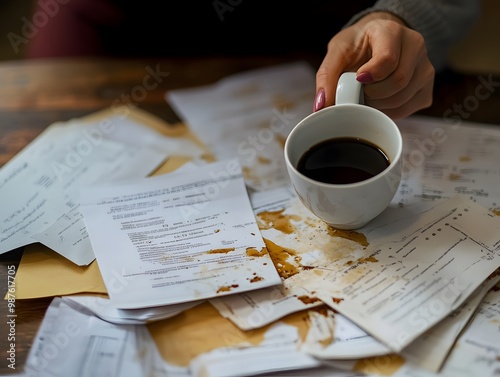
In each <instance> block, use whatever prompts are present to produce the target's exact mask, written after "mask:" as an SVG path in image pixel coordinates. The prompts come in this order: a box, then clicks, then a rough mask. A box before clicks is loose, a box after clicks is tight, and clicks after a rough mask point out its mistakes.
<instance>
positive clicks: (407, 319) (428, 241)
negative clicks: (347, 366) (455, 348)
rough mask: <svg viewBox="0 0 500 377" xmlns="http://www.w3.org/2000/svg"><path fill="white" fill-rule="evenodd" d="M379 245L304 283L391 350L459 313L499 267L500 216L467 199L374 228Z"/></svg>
mask: <svg viewBox="0 0 500 377" xmlns="http://www.w3.org/2000/svg"><path fill="white" fill-rule="evenodd" d="M377 232H378V233H379V234H384V235H385V236H383V237H382V236H380V239H382V241H380V242H379V243H371V244H370V245H369V246H367V247H366V248H364V249H363V250H359V251H355V253H353V254H352V255H350V256H348V257H346V258H343V259H340V260H339V261H337V262H334V263H331V264H330V265H327V266H325V267H324V268H322V269H321V270H322V271H321V273H318V271H304V272H303V273H302V280H303V284H304V286H305V287H306V288H307V289H309V290H311V291H315V292H316V295H317V296H318V297H319V298H321V299H322V301H323V302H325V303H326V304H327V305H329V306H331V307H333V308H334V309H336V310H338V311H339V312H341V313H342V314H344V315H345V316H347V317H348V318H349V319H351V320H352V321H353V322H355V323H356V324H357V325H359V326H360V327H362V328H363V329H364V330H365V331H366V332H368V333H369V334H371V335H372V336H374V337H375V338H377V339H378V340H380V341H381V342H383V343H384V344H385V345H386V346H388V347H389V348H391V349H392V350H393V351H395V352H400V351H401V350H402V349H403V348H405V347H406V346H408V345H409V344H410V343H411V342H412V341H414V340H415V339H416V338H418V337H419V336H420V335H422V334H423V333H424V332H425V331H427V330H428V329H430V328H431V327H432V326H434V325H436V324H437V323H438V322H439V321H441V320H442V319H444V318H445V317H446V316H448V315H449V314H451V312H452V311H454V310H456V309H457V308H458V307H459V306H460V305H461V304H462V303H463V302H464V301H465V300H466V299H467V298H468V297H469V295H470V294H472V293H473V292H474V291H475V290H476V289H477V288H478V287H479V286H480V285H481V284H482V282H483V281H484V280H485V279H486V278H487V277H488V276H489V275H490V274H492V273H493V272H494V271H495V270H496V269H497V268H498V267H499V266H500V217H498V216H495V215H494V214H493V213H491V212H490V211H488V210H487V209H485V208H484V207H482V206H480V205H478V204H475V203H473V202H472V201H469V200H467V199H463V198H454V199H450V200H447V201H445V202H443V203H441V204H440V205H438V206H436V207H434V208H433V209H432V210H429V211H427V212H424V213H422V214H420V215H416V216H414V217H409V218H406V219H403V220H400V221H398V222H397V223H393V224H389V225H388V226H386V227H384V228H381V229H378V230H377Z"/></svg>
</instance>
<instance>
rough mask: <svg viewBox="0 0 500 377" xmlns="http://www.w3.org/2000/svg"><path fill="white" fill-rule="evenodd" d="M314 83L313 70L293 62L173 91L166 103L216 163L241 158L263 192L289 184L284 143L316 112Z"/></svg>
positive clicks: (253, 183) (246, 173)
mask: <svg viewBox="0 0 500 377" xmlns="http://www.w3.org/2000/svg"><path fill="white" fill-rule="evenodd" d="M314 82H315V73H314V69H313V67H312V66H310V65H309V64H307V63H305V62H297V63H296V62H294V63H289V64H284V65H281V66H273V67H268V68H262V69H257V70H252V71H250V72H243V73H239V74H235V75H233V76H230V77H226V78H224V79H223V80H221V81H219V82H217V83H215V84H213V85H209V86H204V87H197V88H188V89H178V90H174V91H170V92H168V93H167V101H168V102H169V104H170V105H171V106H172V107H173V108H174V110H175V111H176V112H177V114H178V115H179V117H180V118H181V119H183V121H184V122H186V123H187V125H188V126H189V127H190V128H191V129H192V130H193V131H194V133H195V134H196V135H198V137H199V138H200V140H203V142H204V143H205V144H206V145H207V146H208V147H209V148H210V149H211V150H212V152H213V153H214V154H215V156H216V157H217V159H219V160H223V159H228V158H238V159H239V161H240V164H241V165H242V167H243V173H244V177H245V181H246V183H247V185H248V186H249V187H251V188H252V189H254V190H258V191H260V190H266V189H270V188H274V187H277V186H281V185H285V184H289V178H288V174H287V172H286V167H285V164H284V159H283V145H284V141H285V139H286V136H287V135H288V133H289V132H290V131H291V130H292V128H293V127H294V126H295V125H296V124H297V123H298V122H299V121H300V120H301V119H303V118H304V117H305V116H307V115H309V114H310V113H311V112H312V103H313V100H314V94H315V87H314Z"/></svg>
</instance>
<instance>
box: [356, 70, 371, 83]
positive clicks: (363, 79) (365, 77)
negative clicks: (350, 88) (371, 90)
mask: <svg viewBox="0 0 500 377" xmlns="http://www.w3.org/2000/svg"><path fill="white" fill-rule="evenodd" d="M356 80H358V81H359V82H360V83H362V84H369V83H371V82H373V76H372V74H371V73H370V72H361V73H360V74H359V75H357V76H356Z"/></svg>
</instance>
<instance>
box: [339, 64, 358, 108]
mask: <svg viewBox="0 0 500 377" xmlns="http://www.w3.org/2000/svg"><path fill="white" fill-rule="evenodd" d="M364 102H365V101H364V95H363V85H362V84H361V83H360V82H359V81H358V80H356V73H355V72H344V73H343V74H342V75H341V76H340V78H339V82H338V84H337V94H336V95H335V104H337V105H341V104H348V103H351V104H352V103H359V104H361V105H363V104H364Z"/></svg>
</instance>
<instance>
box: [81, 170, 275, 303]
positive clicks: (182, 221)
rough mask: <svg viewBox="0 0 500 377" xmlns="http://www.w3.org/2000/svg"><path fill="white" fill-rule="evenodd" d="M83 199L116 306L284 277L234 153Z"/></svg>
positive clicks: (211, 293)
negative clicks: (229, 157) (261, 228)
mask: <svg viewBox="0 0 500 377" xmlns="http://www.w3.org/2000/svg"><path fill="white" fill-rule="evenodd" d="M81 200H82V202H81V203H82V208H81V210H82V212H83V214H84V218H85V224H86V226H87V229H88V232H89V235H90V239H91V242H92V246H93V248H94V252H95V254H96V258H97V262H98V264H99V268H100V270H101V273H102V276H103V280H104V283H105V285H106V288H107V290H108V293H109V296H110V299H111V301H112V302H113V304H114V305H115V306H116V307H117V308H122V309H127V308H129V309H131V308H140V307H147V306H158V305H168V304H177V303H182V302H188V301H196V300H202V299H206V298H211V297H216V296H223V295H228V294H234V293H240V292H245V291H249V290H254V289H258V288H264V287H269V286H273V285H278V284H281V280H280V277H279V275H278V273H277V271H276V269H275V267H274V265H273V263H272V260H271V258H270V256H269V253H268V252H267V249H266V245H265V243H264V241H263V239H262V236H261V235H260V232H259V228H258V226H257V224H256V220H255V217H254V214H253V211H252V208H251V205H250V200H249V198H248V194H247V191H246V187H245V184H244V181H243V177H242V173H241V167H240V165H239V163H238V161H237V160H226V161H220V162H216V163H212V164H207V165H203V166H200V167H197V168H196V169H189V170H188V171H186V172H178V173H176V172H174V173H170V174H165V175H162V176H156V177H151V178H145V179H141V180H134V181H130V182H123V183H121V184H113V185H104V186H94V187H86V188H84V189H83V190H82V195H81Z"/></svg>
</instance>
